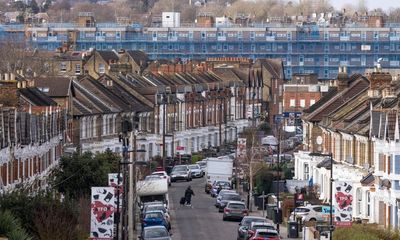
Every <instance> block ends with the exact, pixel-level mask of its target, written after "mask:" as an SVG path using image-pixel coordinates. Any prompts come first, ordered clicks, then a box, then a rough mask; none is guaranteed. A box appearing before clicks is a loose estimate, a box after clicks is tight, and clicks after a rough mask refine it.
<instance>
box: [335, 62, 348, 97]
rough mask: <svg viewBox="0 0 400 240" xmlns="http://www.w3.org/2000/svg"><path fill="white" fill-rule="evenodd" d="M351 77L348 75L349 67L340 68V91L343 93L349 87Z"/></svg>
mask: <svg viewBox="0 0 400 240" xmlns="http://www.w3.org/2000/svg"><path fill="white" fill-rule="evenodd" d="M349 80H350V78H349V75H348V74H347V66H339V74H338V76H337V86H338V91H339V92H340V91H343V90H344V89H346V88H347V87H348V86H349Z"/></svg>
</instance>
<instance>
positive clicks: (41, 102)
mask: <svg viewBox="0 0 400 240" xmlns="http://www.w3.org/2000/svg"><path fill="white" fill-rule="evenodd" d="M18 92H19V94H20V95H22V96H23V97H25V98H26V99H28V100H29V101H30V102H31V103H32V104H34V105H35V106H57V103H56V102H55V101H54V100H53V99H51V98H50V97H49V96H47V95H46V94H44V93H43V92H41V91H40V90H39V89H38V88H36V87H27V88H20V89H18Z"/></svg>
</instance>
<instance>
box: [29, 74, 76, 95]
mask: <svg viewBox="0 0 400 240" xmlns="http://www.w3.org/2000/svg"><path fill="white" fill-rule="evenodd" d="M34 82H35V86H36V87H38V88H49V91H48V92H46V94H47V96H49V97H67V96H68V92H69V86H70V84H71V78H69V77H58V76H49V77H38V78H35V79H34Z"/></svg>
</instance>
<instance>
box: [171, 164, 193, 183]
mask: <svg viewBox="0 0 400 240" xmlns="http://www.w3.org/2000/svg"><path fill="white" fill-rule="evenodd" d="M178 180H186V181H188V182H189V181H192V174H191V172H190V169H189V167H188V166H187V165H176V166H175V167H174V168H173V169H172V172H171V182H176V181H178Z"/></svg>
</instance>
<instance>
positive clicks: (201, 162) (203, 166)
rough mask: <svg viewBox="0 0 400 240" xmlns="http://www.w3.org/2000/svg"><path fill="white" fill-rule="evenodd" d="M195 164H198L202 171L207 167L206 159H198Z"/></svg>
mask: <svg viewBox="0 0 400 240" xmlns="http://www.w3.org/2000/svg"><path fill="white" fill-rule="evenodd" d="M197 164H199V165H200V168H201V170H203V173H205V172H206V169H207V161H204V160H203V161H198V162H197Z"/></svg>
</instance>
